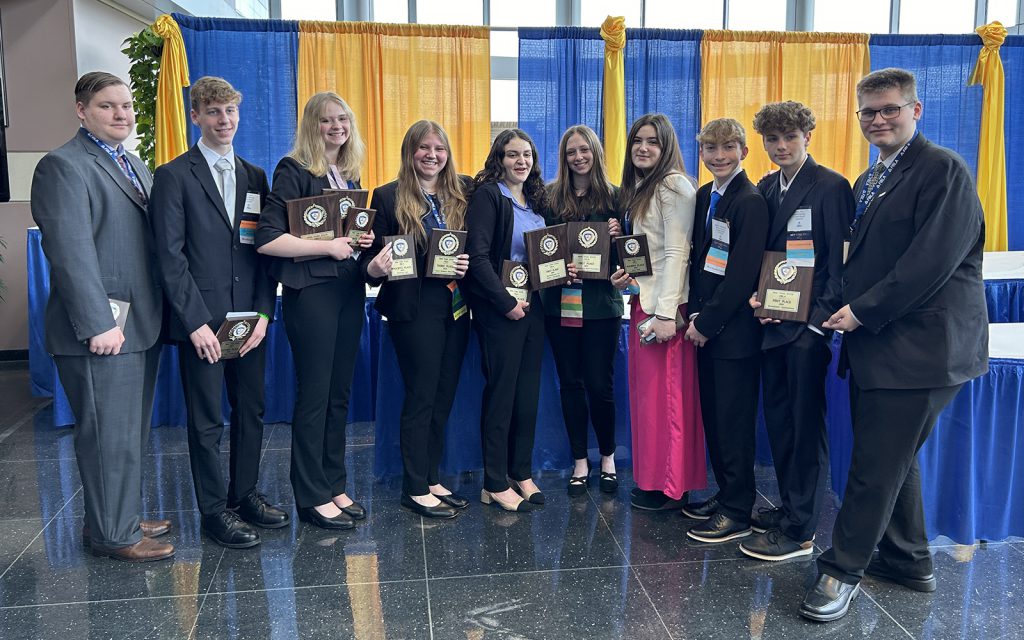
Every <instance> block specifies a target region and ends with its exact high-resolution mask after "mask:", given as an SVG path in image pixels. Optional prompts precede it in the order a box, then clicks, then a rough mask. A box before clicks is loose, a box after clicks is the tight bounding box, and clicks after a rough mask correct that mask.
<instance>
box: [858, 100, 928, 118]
mask: <svg viewBox="0 0 1024 640" xmlns="http://www.w3.org/2000/svg"><path fill="white" fill-rule="evenodd" d="M912 104H915V102H914V101H910V102H908V103H907V104H901V105H899V106H896V107H882V108H881V109H861V110H860V111H857V112H856V113H857V117H858V118H860V121H861V122H871V121H872V120H874V119H875V115H877V114H879V113H880V114H882V117H883V118H885V119H886V120H892V119H893V118H895V117H897V116H899V115H900V111H901V110H902V109H903V107H909V106H910V105H912Z"/></svg>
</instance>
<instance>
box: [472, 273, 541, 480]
mask: <svg viewBox="0 0 1024 640" xmlns="http://www.w3.org/2000/svg"><path fill="white" fill-rule="evenodd" d="M478 306H480V307H481V309H480V310H479V311H478V310H477V309H476V308H474V310H473V314H474V318H475V319H476V320H477V329H478V331H479V336H480V351H481V360H482V362H483V373H484V379H485V384H484V395H483V402H482V406H481V412H480V435H481V440H482V442H483V458H484V489H486V490H487V491H491V492H493V493H497V492H500V491H504V490H505V489H508V488H509V485H508V478H511V479H513V480H528V479H530V478H531V477H532V464H533V438H534V434H535V432H536V429H537V400H538V397H539V395H540V367H541V358H542V357H543V355H544V309H543V307H542V305H541V301H540V296H539V295H537V294H536V293H534V294H533V296H532V297H531V299H530V310H529V311H528V312H527V313H526V316H525V317H524V318H522V319H520V320H509V319H508V318H506V317H505V315H504V314H502V313H500V312H498V311H496V310H494V309H493V307H491V306H490V305H483V304H482V305H478Z"/></svg>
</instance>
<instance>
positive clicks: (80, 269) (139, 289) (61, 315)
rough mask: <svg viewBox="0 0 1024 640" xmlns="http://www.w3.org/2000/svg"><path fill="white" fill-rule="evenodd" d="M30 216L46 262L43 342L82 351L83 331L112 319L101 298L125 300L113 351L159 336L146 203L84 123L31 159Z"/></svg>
mask: <svg viewBox="0 0 1024 640" xmlns="http://www.w3.org/2000/svg"><path fill="white" fill-rule="evenodd" d="M128 158H129V162H130V163H131V166H132V168H133V169H134V170H135V173H136V175H137V176H138V178H139V181H140V182H141V184H142V189H143V191H144V192H145V193H146V194H147V197H148V194H149V191H150V188H151V187H152V185H153V177H152V176H151V175H150V173H149V169H148V168H146V166H145V164H143V162H142V161H141V160H140V159H139V158H137V157H136V156H134V155H132V154H128ZM32 218H33V219H34V220H35V222H36V224H37V225H39V229H40V231H41V232H42V239H43V252H44V253H45V254H46V258H47V260H49V262H50V299H49V301H48V302H47V305H46V348H47V350H48V351H49V352H50V353H52V354H54V355H63V356H75V355H89V345H88V340H89V338H91V337H93V336H96V335H99V334H101V333H103V332H105V331H108V330H110V329H112V328H114V326H115V324H114V316H113V313H111V310H110V303H109V302H108V298H114V299H117V300H125V301H127V302H129V303H130V304H131V307H130V308H129V310H128V318H127V324H126V325H125V329H124V337H125V342H124V344H123V345H122V346H121V352H122V353H131V352H136V351H144V350H146V349H148V348H150V347H151V346H153V344H155V343H156V341H157V339H158V338H159V337H160V325H161V321H162V317H163V316H162V314H163V294H162V293H161V290H160V286H159V284H158V281H157V273H156V267H155V265H156V261H155V254H154V252H153V236H152V232H151V231H150V224H149V220H148V218H147V212H146V206H145V205H144V204H143V202H142V199H141V198H140V197H139V195H138V193H137V192H136V191H135V188H134V187H133V186H132V183H131V181H130V180H128V178H127V177H126V176H125V175H124V173H123V172H122V171H121V168H120V167H119V166H118V165H117V162H115V161H114V160H113V159H112V158H111V157H110V156H109V155H107V153H106V152H105V151H104V150H103V149H101V148H100V147H99V146H98V145H97V144H96V143H94V142H93V141H92V140H90V139H89V137H88V136H87V135H86V133H85V129H79V131H78V133H77V134H76V135H75V137H74V138H72V139H71V140H69V141H68V142H67V143H66V144H65V145H64V146H62V147H60V148H59V149H56V150H54V151H51V152H50V153H48V154H46V156H44V157H43V159H42V160H40V161H39V164H38V165H37V167H36V171H35V175H34V176H33V178H32Z"/></svg>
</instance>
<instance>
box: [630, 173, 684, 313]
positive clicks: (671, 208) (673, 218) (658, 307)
mask: <svg viewBox="0 0 1024 640" xmlns="http://www.w3.org/2000/svg"><path fill="white" fill-rule="evenodd" d="M696 200H697V190H696V189H695V188H694V186H693V184H692V183H691V182H690V180H689V179H688V178H687V177H686V176H684V175H682V174H681V173H671V174H669V175H667V176H665V178H664V179H663V180H662V181H661V184H660V185H658V188H657V189H656V190H655V192H654V197H653V198H651V202H650V204H649V205H648V207H647V213H646V214H644V217H643V219H642V220H638V221H634V223H633V233H643V234H646V235H647V244H648V248H649V249H650V252H651V271H653V274H652V275H649V276H640V277H638V278H637V279H636V281H637V284H638V285H639V286H640V308H641V309H643V310H644V313H646V314H648V315H657V316H662V317H664V318H676V317H677V314H678V311H679V305H681V304H685V303H686V301H687V300H688V299H689V296H690V278H689V268H690V240H691V238H692V236H693V219H694V206H695V203H696Z"/></svg>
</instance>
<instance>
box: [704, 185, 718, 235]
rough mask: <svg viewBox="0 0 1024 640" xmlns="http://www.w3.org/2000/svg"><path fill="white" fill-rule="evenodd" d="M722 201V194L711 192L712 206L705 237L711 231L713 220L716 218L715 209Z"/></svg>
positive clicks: (705, 223)
mask: <svg viewBox="0 0 1024 640" xmlns="http://www.w3.org/2000/svg"><path fill="white" fill-rule="evenodd" d="M721 199H722V194H720V193H718V192H717V191H712V192H711V206H710V207H708V219H707V220H706V221H705V222H704V236H705V237H706V236H707V235H708V233H710V230H711V220H712V219H713V218H714V217H715V207H717V206H718V201H719V200H721Z"/></svg>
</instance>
